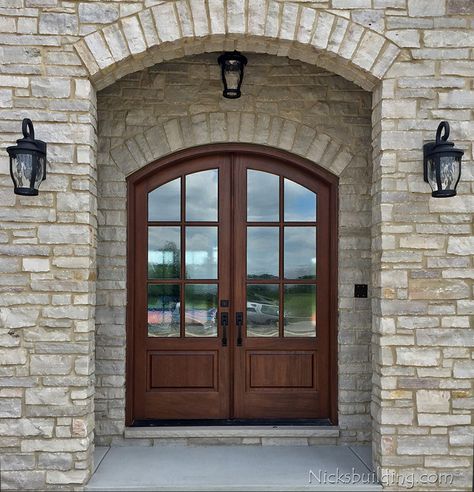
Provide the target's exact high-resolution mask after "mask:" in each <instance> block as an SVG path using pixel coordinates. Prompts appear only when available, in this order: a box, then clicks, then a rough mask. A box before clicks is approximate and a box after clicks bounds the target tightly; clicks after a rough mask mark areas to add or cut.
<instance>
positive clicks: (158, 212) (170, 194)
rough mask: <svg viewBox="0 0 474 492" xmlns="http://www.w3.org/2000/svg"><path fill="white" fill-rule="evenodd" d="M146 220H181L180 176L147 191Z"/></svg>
mask: <svg viewBox="0 0 474 492" xmlns="http://www.w3.org/2000/svg"><path fill="white" fill-rule="evenodd" d="M148 220H156V221H158V220H175V221H178V220H181V178H177V179H174V180H173V181H169V182H168V183H165V184H164V185H161V186H159V187H158V188H156V189H154V190H153V191H150V193H148Z"/></svg>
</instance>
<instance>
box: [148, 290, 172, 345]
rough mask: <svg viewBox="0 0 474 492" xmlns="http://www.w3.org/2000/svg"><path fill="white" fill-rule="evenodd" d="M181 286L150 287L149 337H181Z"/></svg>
mask: <svg viewBox="0 0 474 492" xmlns="http://www.w3.org/2000/svg"><path fill="white" fill-rule="evenodd" d="M179 291H180V286H179V285H177V284H166V285H149V286H148V336H149V337H179V326H180V320H179V305H180V299H179V294H180V292H179Z"/></svg>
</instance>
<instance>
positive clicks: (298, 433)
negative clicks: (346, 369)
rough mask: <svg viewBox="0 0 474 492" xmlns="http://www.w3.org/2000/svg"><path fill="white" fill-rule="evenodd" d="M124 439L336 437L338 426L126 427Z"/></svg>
mask: <svg viewBox="0 0 474 492" xmlns="http://www.w3.org/2000/svg"><path fill="white" fill-rule="evenodd" d="M124 435H125V438H126V439H163V438H165V439H166V438H192V437H201V438H220V437H234V438H243V437H257V438H258V437H285V438H292V437H293V438H295V437H301V438H310V437H319V438H337V437H339V427H319V426H314V427H311V426H304V427H302V426H281V427H279V426H275V427H273V426H271V427H270V426H268V427H267V426H235V427H226V426H205V427H201V426H200V427H126V428H125V434H124Z"/></svg>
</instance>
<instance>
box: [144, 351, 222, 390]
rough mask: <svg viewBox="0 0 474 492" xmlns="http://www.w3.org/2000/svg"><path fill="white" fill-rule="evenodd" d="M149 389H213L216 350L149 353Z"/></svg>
mask: <svg viewBox="0 0 474 492" xmlns="http://www.w3.org/2000/svg"><path fill="white" fill-rule="evenodd" d="M149 358H150V365H149V367H150V389H152V390H154V389H166V390H168V391H169V390H172V389H176V390H180V391H183V390H186V389H189V390H196V389H209V390H215V389H216V388H217V370H216V369H217V367H216V358H217V352H194V351H193V352H188V351H186V352H152V353H150V354H149Z"/></svg>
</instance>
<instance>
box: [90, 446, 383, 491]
mask: <svg viewBox="0 0 474 492" xmlns="http://www.w3.org/2000/svg"><path fill="white" fill-rule="evenodd" d="M97 452H98V453H100V456H103V458H102V461H101V463H100V465H99V466H98V468H97V470H96V472H95V474H94V475H93V476H92V478H91V480H90V482H89V484H88V485H87V486H86V490H87V491H105V490H117V491H125V490H133V491H142V490H155V491H170V492H173V491H176V492H177V491H180V492H184V491H197V492H200V491H264V490H268V491H301V490H304V491H308V490H318V491H321V490H329V491H338V490H341V491H342V490H346V491H348V490H353V491H376V490H377V491H379V490H382V487H381V485H379V484H378V483H376V482H375V477H374V475H373V473H372V471H371V465H370V448H369V447H368V446H350V447H349V446H253V445H240V446H181V445H178V446H169V445H168V446H151V447H143V446H123V447H112V448H110V449H109V451H108V452H107V453H106V454H105V456H104V452H103V450H101V449H100V448H98V450H97ZM368 482H369V483H368Z"/></svg>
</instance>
